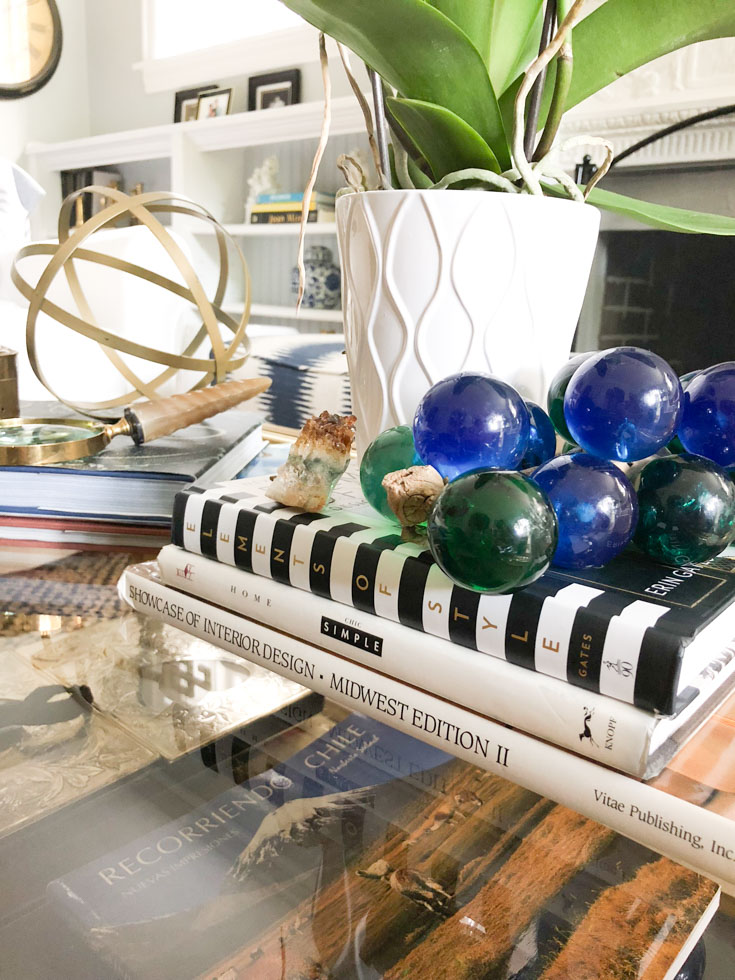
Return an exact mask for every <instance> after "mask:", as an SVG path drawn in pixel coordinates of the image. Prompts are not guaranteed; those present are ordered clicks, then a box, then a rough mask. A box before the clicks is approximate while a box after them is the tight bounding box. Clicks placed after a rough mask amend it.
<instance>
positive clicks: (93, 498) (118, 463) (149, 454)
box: [0, 402, 264, 526]
mask: <svg viewBox="0 0 735 980" xmlns="http://www.w3.org/2000/svg"><path fill="white" fill-rule="evenodd" d="M22 411H23V415H24V416H25V417H26V418H55V419H56V418H73V417H75V414H74V413H73V412H71V410H70V409H69V408H67V407H66V406H65V405H62V404H60V403H59V402H24V403H23V404H22ZM76 417H80V418H81V416H76ZM263 445H264V442H263V435H262V418H261V416H260V415H257V414H256V413H254V412H248V411H243V410H240V409H238V408H233V409H229V410H228V411H226V412H220V414H219V415H215V416H213V417H212V418H210V419H207V420H206V421H204V422H199V423H197V424H196V425H191V426H188V427H187V428H185V429H181V430H179V431H178V432H175V433H173V434H172V435H168V436H164V437H163V438H161V439H156V440H155V441H154V442H150V443H146V444H144V445H142V446H136V445H134V443H133V442H132V440H131V439H129V438H128V437H127V436H116V437H115V438H114V439H113V440H112V441H111V442H110V444H109V445H108V446H107V447H106V448H105V449H103V450H102V451H101V452H99V453H97V454H96V455H94V456H87V457H85V458H83V459H76V460H69V461H68V462H65V463H54V464H53V465H43V466H3V467H0V514H3V515H10V514H16V515H25V516H27V517H44V516H45V517H49V516H61V517H64V518H69V517H75V518H81V519H92V520H100V519H102V520H112V521H123V522H131V523H138V524H152V525H154V524H159V525H165V526H167V525H169V524H170V522H171V513H172V510H173V501H174V495H175V493H176V491H177V490H180V489H181V488H182V487H183V486H185V485H187V484H189V483H192V482H194V483H195V484H196V485H197V486H201V487H211V486H213V485H214V484H215V483H217V482H219V481H221V480H231V479H233V478H234V477H235V476H237V474H238V473H239V472H240V470H241V469H242V468H243V467H244V466H245V465H246V463H248V462H249V461H250V460H251V459H253V457H254V456H256V455H257V454H258V453H259V452H260V450H261V449H262V448H263Z"/></svg>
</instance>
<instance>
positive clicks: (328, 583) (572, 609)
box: [172, 472, 735, 715]
mask: <svg viewBox="0 0 735 980" xmlns="http://www.w3.org/2000/svg"><path fill="white" fill-rule="evenodd" d="M268 483H269V478H268V477H267V476H265V477H253V478H252V479H246V480H239V481H235V482H231V483H228V484H221V485H220V486H219V487H215V488H212V489H210V490H204V491H202V490H201V489H199V488H196V487H191V488H187V489H185V490H183V491H181V492H180V493H179V494H177V497H176V501H175V505H174V515H173V527H172V540H173V543H174V544H176V545H178V546H180V547H182V548H184V549H185V550H187V551H190V552H192V553H193V554H201V555H205V556H206V557H209V558H213V559H215V560H217V561H220V562H223V563H224V564H227V565H233V566H236V567H239V568H243V569H245V570H246V571H249V572H253V573H255V574H256V575H262V576H264V577H266V578H272V579H275V580H276V581H279V582H284V583H286V584H288V585H291V586H294V587H296V588H300V589H304V590H306V591H310V592H314V593H315V594H316V595H319V596H322V597H323V598H329V599H333V600H335V601H337V602H341V603H344V604H346V605H348V606H353V607H354V608H355V609H357V610H360V611H362V612H366V613H371V614H374V615H376V616H378V617H383V618H385V619H388V620H393V621H394V622H398V623H401V624H402V625H404V626H407V627H410V628H412V629H416V630H421V631H423V632H424V633H429V634H432V635H433V636H439V637H442V638H444V639H447V640H451V641H452V642H454V643H458V644H460V645H462V646H465V647H469V648H470V649H474V650H478V651H480V652H482V653H486V654H488V655H490V656H495V657H500V658H501V659H504V660H507V661H509V662H511V663H514V664H517V665H519V666H521V667H526V668H528V669H530V670H536V671H538V672H539V673H542V674H548V675H549V676H551V677H557V678H559V679H561V680H566V681H567V682H568V683H570V684H574V685H576V686H578V687H581V688H584V689H585V690H588V691H594V692H596V693H598V694H604V695H606V696H608V697H611V698H615V699H617V700H620V701H625V702H627V703H629V704H634V705H635V706H636V707H639V708H642V709H644V710H646V711H658V712H660V713H662V714H665V715H675V714H678V713H679V712H680V711H681V710H683V708H684V707H685V706H686V705H687V704H689V703H690V702H691V701H692V700H694V699H695V698H696V697H697V696H698V694H699V689H698V687H697V678H698V677H699V676H700V675H701V673H702V671H704V670H705V669H706V667H707V664H708V663H709V662H710V661H711V659H712V656H713V654H715V653H717V652H718V651H720V650H722V649H723V648H724V647H725V646H726V644H727V643H728V642H729V641H730V639H731V638H732V637H733V635H735V603H733V599H734V598H735V558H729V557H728V558H719V559H715V560H714V561H711V562H709V563H707V564H703V565H685V566H682V567H680V568H668V567H665V566H662V565H657V564H655V563H653V562H651V561H650V560H648V559H647V558H645V557H643V556H639V555H637V554H634V553H626V554H624V555H622V556H619V557H618V558H616V559H615V560H614V561H612V562H610V563H609V564H608V565H606V566H605V567H604V568H601V569H585V570H583V571H581V572H576V573H573V572H571V571H568V570H566V569H551V570H550V571H548V572H547V573H546V574H545V575H543V576H542V577H541V578H540V579H538V580H537V581H536V582H534V583H532V584H531V585H529V586H527V587H526V588H525V589H523V590H521V591H519V592H517V593H515V594H513V595H502V596H493V595H481V594H480V593H478V592H474V591H472V590H470V589H465V588H462V587H460V586H458V585H455V584H454V583H453V582H452V581H451V580H450V579H449V578H448V577H447V576H446V575H445V574H444V572H442V570H441V569H440V568H439V566H438V565H437V564H436V562H435V561H434V560H433V558H432V556H431V554H430V552H429V551H428V549H427V548H425V547H422V546H421V545H418V544H414V543H405V542H403V541H402V540H401V537H400V533H399V529H398V527H397V525H395V524H391V523H390V522H389V521H386V520H385V519H383V518H381V517H380V516H379V515H378V514H377V513H376V512H374V511H373V510H372V509H371V508H370V507H369V505H367V504H366V503H365V501H364V498H363V497H362V493H361V490H360V485H359V480H358V479H357V476H356V474H354V473H352V472H348V474H347V475H346V476H345V477H343V479H342V481H341V482H340V484H339V486H338V488H337V492H336V494H335V498H334V500H333V501H332V503H330V504H329V506H328V507H326V508H325V509H324V510H323V511H322V512H321V513H319V514H307V513H304V512H302V511H299V510H296V509H293V508H287V507H284V506H282V505H281V504H278V503H276V502H274V501H273V500H270V499H269V498H268V497H266V496H265V490H266V489H267V486H268Z"/></svg>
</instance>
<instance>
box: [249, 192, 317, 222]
mask: <svg viewBox="0 0 735 980" xmlns="http://www.w3.org/2000/svg"><path fill="white" fill-rule="evenodd" d="M334 199H335V196H334V194H329V193H326V192H325V191H312V194H311V197H310V198H309V210H308V217H307V219H306V220H307V221H308V222H309V223H312V222H316V221H321V222H324V221H330V222H333V221H334ZM303 203H304V194H303V191H295V192H294V193H292V194H290V193H284V194H258V196H257V198H256V199H255V204H252V205H251V206H250V207H249V209H248V211H249V221H250V224H252V225H283V224H299V223H300V221H301V209H302V207H303Z"/></svg>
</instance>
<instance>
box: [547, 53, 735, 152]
mask: <svg viewBox="0 0 735 980" xmlns="http://www.w3.org/2000/svg"><path fill="white" fill-rule="evenodd" d="M730 93H734V94H735V41H733V39H731V38H724V39H721V40H717V41H707V42H704V43H702V44H695V45H692V46H690V47H687V48H684V49H682V50H680V51H676V52H674V53H673V54H670V55H667V56H666V57H663V58H659V59H658V60H657V61H654V62H652V63H651V64H650V65H645V66H643V67H642V68H639V69H638V70H637V71H634V72H631V73H630V74H629V75H626V76H625V77H623V78H621V79H619V80H618V81H617V82H615V83H614V84H613V85H610V86H608V87H607V88H606V89H604V90H603V91H601V92H598V93H597V94H596V95H594V96H593V97H592V98H590V99H587V100H586V101H585V102H583V103H582V104H581V105H579V106H577V107H575V108H574V109H573V110H572V111H571V112H569V113H567V114H566V116H565V117H564V123H563V125H562V128H561V131H560V134H559V143H558V145H559V146H562V145H563V142H564V140H565V139H566V138H568V137H570V136H580V135H586V134H589V135H594V136H603V137H605V138H606V139H608V140H610V142H611V143H612V144H613V148H614V151H615V153H620V152H621V151H623V150H625V149H627V148H628V147H629V146H632V145H633V144H634V143H637V142H638V141H639V140H642V139H644V138H645V137H647V136H651V135H653V134H654V133H656V132H657V131H658V130H660V129H664V128H665V127H667V126H671V125H673V124H674V123H677V122H682V121H684V120H686V119H689V118H691V117H692V116H694V115H697V114H699V113H701V112H707V111H708V110H710V109H715V108H720V107H721V106H723V105H727V104H729V103H732V102H733V101H735V98H733V97H730V98H728V95H729V94H730ZM584 152H585V150H584V147H577V148H575V149H574V151H572V152H568V153H565V152H564V151H563V149H562V150H561V151H560V158H561V161H562V163H563V164H564V165H565V166H573V164H574V163H575V162H578V161H579V160H580V159H581V156H582V155H583V153H584ZM588 152H589V154H590V156H591V157H592V159H593V160H594V161H595V162H599V160H600V159H601V156H602V151H601V150H600V148H599V147H590V148H589V151H588ZM732 160H735V115H730V116H723V117H720V118H717V119H710V120H707V121H706V122H703V123H698V124H697V125H695V126H693V127H691V128H688V129H682V130H679V131H678V132H676V133H672V134H671V135H670V136H666V137H664V138H663V139H661V140H657V141H656V142H655V143H651V144H650V145H649V146H647V147H644V148H643V149H642V150H639V151H638V152H637V153H635V154H633V155H632V156H630V157H629V158H627V159H625V160H623V161H621V163H620V165H619V166H620V169H621V170H622V169H623V168H630V169H632V168H636V169H639V168H658V167H671V166H683V165H699V164H711V163H722V162H725V161H732Z"/></svg>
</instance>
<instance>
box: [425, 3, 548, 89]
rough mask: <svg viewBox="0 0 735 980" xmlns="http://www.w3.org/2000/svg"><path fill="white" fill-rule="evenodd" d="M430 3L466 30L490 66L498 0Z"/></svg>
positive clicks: (461, 28)
mask: <svg viewBox="0 0 735 980" xmlns="http://www.w3.org/2000/svg"><path fill="white" fill-rule="evenodd" d="M539 2H540V0H539ZM429 3H430V4H431V6H432V7H436V9H437V10H440V11H441V12H442V13H443V14H444V15H445V17H448V18H449V19H450V20H451V21H452V23H453V24H456V25H457V27H458V28H459V29H460V30H461V31H464V33H465V34H466V35H467V37H468V38H469V39H470V41H472V43H473V44H474V46H475V47H476V48H477V50H478V51H479V52H480V56H481V57H482V60H483V61H484V63H485V66H486V67H487V66H489V65H490V50H491V49H490V32H491V29H492V23H493V11H494V8H495V7H496V6H497V5H498V0H484V2H479V0H429ZM496 91H497V89H496Z"/></svg>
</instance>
